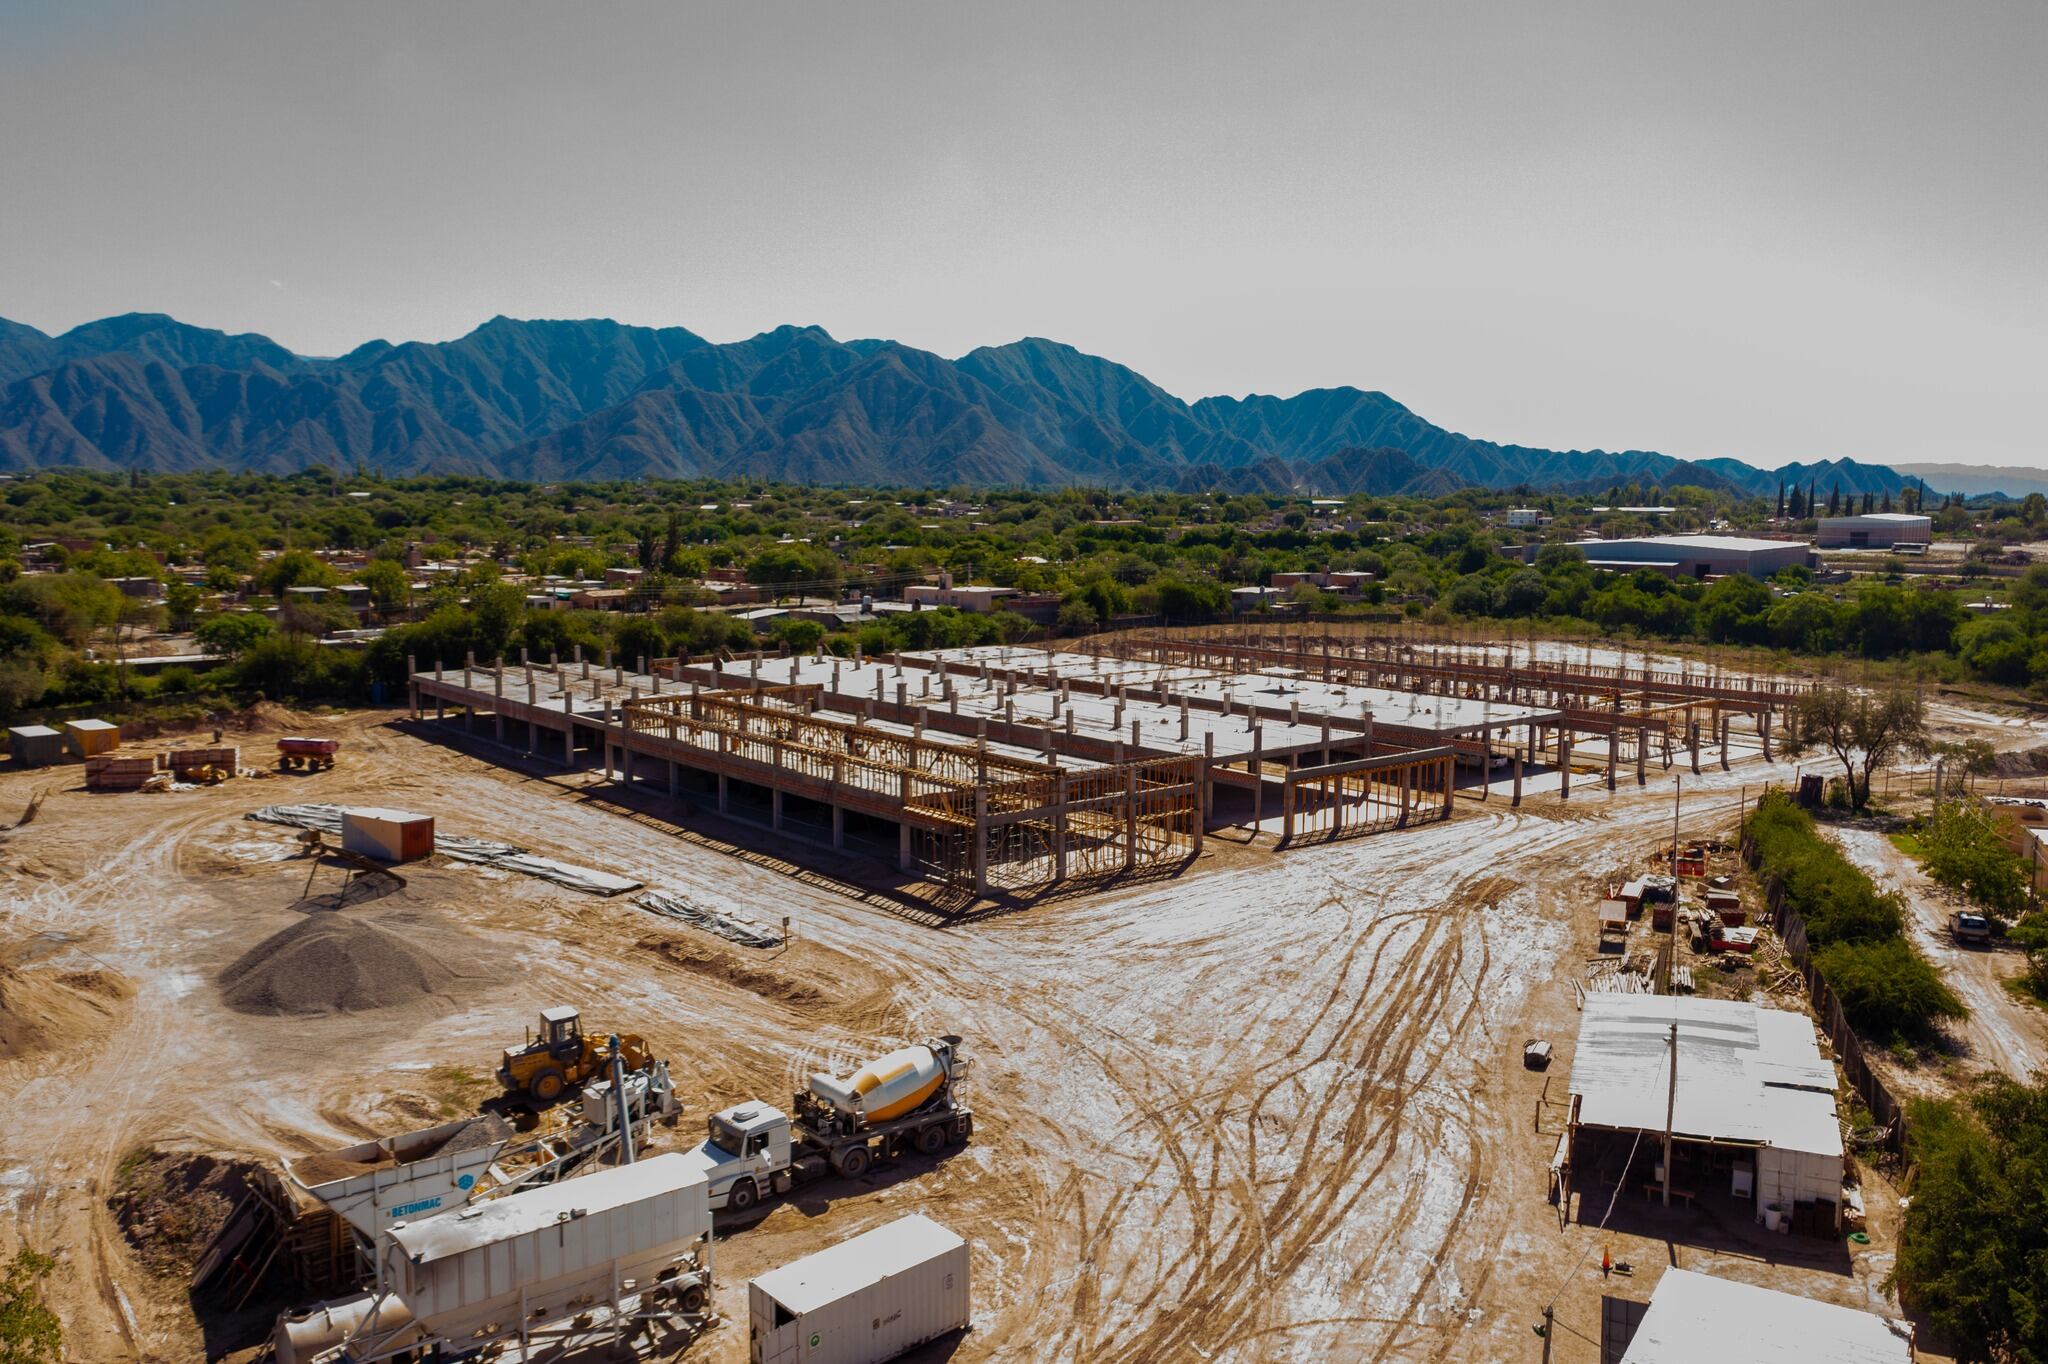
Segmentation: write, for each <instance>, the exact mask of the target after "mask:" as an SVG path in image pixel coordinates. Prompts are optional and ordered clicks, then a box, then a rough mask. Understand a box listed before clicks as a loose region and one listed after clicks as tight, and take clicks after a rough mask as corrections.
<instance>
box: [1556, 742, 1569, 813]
mask: <svg viewBox="0 0 2048 1364" xmlns="http://www.w3.org/2000/svg"><path fill="white" fill-rule="evenodd" d="M1557 774H1558V777H1559V779H1560V780H1561V781H1562V782H1563V784H1562V785H1561V786H1559V787H1558V788H1557V798H1558V799H1559V800H1570V799H1571V798H1572V732H1571V731H1570V730H1568V729H1566V728H1564V727H1563V726H1562V725H1560V726H1558V730H1557Z"/></svg>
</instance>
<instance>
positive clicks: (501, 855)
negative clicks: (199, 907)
mask: <svg viewBox="0 0 2048 1364" xmlns="http://www.w3.org/2000/svg"><path fill="white" fill-rule="evenodd" d="M343 808H344V807H342V806H339V805H322V804H318V803H309V804H305V805H266V806H264V807H263V808H262V809H260V810H251V811H250V812H249V814H248V816H247V817H248V818H250V819H254V820H259V821H261V822H262V823H265V824H284V825H289V826H291V827H292V828H296V829H318V830H319V831H320V832H322V833H328V834H335V835H337V836H338V835H339V834H340V833H341V815H342V810H343ZM434 851H436V852H440V853H446V854H447V855H448V856H449V857H452V858H454V859H455V860H456V861H458V862H470V863H474V864H476V865H478V866H487V867H497V868H500V869H502V870H504V871H510V872H517V873H519V874H520V875H521V876H537V877H539V878H541V879H542V880H544V881H552V882H554V883H555V884H556V885H558V886H566V887H568V888H569V889H570V890H580V891H584V892H587V893H588V894H591V895H623V894H625V893H626V892H627V891H629V890H638V889H639V888H640V885H641V883H640V882H638V881H635V880H633V879H632V878H630V877H626V876H617V875H614V874H613V873H611V872H607V871H598V870H596V869H595V868H592V867H579V866H577V865H576V864H574V863H572V862H558V861H556V860H555V859H554V858H552V857H542V856H540V855H539V854H537V853H531V852H528V851H527V850H526V849H524V848H520V847H515V846H513V845H512V844H510V843H499V842H496V841H494V840H492V839H488V838H471V837H469V836H467V835H465V834H441V835H439V836H438V837H437V838H436V839H435V840H434Z"/></svg>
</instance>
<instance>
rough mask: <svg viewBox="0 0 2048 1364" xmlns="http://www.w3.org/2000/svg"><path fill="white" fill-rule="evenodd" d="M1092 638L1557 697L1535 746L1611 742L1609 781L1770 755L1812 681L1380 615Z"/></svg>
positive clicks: (1142, 656)
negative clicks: (1473, 636) (1482, 634)
mask: <svg viewBox="0 0 2048 1364" xmlns="http://www.w3.org/2000/svg"><path fill="white" fill-rule="evenodd" d="M1086 647H1087V648H1088V649H1090V650H1091V651H1094V652H1099V653H1102V654H1104V655H1107V656H1109V657H1113V658H1116V659H1119V660H1138V661H1145V662H1150V663H1155V664H1159V665H1162V666H1180V667H1194V668H1210V669H1221V670H1226V671H1242V670H1247V669H1259V670H1271V671H1276V672H1280V673H1282V674H1285V675H1289V676H1296V677H1301V678H1304V679H1310V678H1312V679H1317V680H1320V681H1324V682H1334V683H1352V684H1365V685H1368V686H1375V687H1386V688H1390V689H1393V690H1396V691H1399V692H1402V693H1407V694H1420V695H1424V696H1435V697H1460V698H1465V699H1468V700H1480V701H1492V702H1497V703H1516V704H1523V705H1544V706H1548V707H1550V708H1552V709H1554V710H1555V711H1556V713H1557V716H1558V720H1557V723H1555V724H1554V725H1552V726H1551V727H1549V728H1548V729H1546V730H1542V731H1539V732H1538V735H1537V743H1536V746H1535V749H1534V750H1533V752H1532V753H1531V755H1530V756H1531V757H1532V758H1540V759H1543V760H1546V761H1548V762H1550V763H1554V764H1555V765H1557V766H1559V767H1562V768H1566V769H1569V768H1570V766H1571V750H1572V746H1573V744H1574V743H1577V744H1580V745H1582V746H1583V745H1584V744H1587V743H1593V744H1597V745H1600V746H1601V747H1603V748H1604V750H1605V751H1604V753H1602V754H1600V755H1599V756H1601V757H1603V758H1604V760H1605V764H1606V768H1607V772H1606V780H1607V784H1608V785H1609V786H1612V785H1613V784H1614V780H1615V772H1616V769H1617V767H1618V766H1620V765H1621V764H1626V763H1633V764H1634V766H1635V770H1636V778H1637V780H1638V781H1641V780H1643V779H1645V777H1646V774H1647V769H1648V766H1649V764H1650V762H1652V761H1655V762H1656V763H1658V764H1659V765H1660V766H1661V767H1665V768H1668V767H1670V766H1672V765H1673V763H1675V762H1676V761H1678V760H1679V759H1680V758H1681V756H1683V757H1684V758H1685V759H1686V760H1687V761H1688V762H1689V763H1690V765H1691V768H1692V770H1693V771H1694V772H1697V771H1699V767H1700V760H1701V754H1702V751H1703V750H1705V749H1712V750H1713V751H1714V752H1715V753H1717V754H1718V760H1719V762H1720V764H1721V765H1722V767H1724V768H1725V767H1726V766H1727V765H1728V763H1729V762H1730V760H1731V755H1732V754H1734V753H1735V752H1736V751H1738V750H1741V749H1748V750H1751V751H1754V752H1757V753H1759V754H1760V755H1761V756H1762V757H1763V758H1764V759H1765V760H1766V761H1770V760H1771V758H1772V756H1773V754H1772V747H1771V745H1772V736H1773V733H1774V731H1782V730H1783V728H1784V727H1785V726H1788V725H1790V724H1792V723H1794V722H1796V716H1797V711H1796V706H1797V704H1798V702H1799V699H1800V698H1801V697H1802V696H1804V695H1805V694H1806V693H1807V691H1808V690H1809V689H1810V688H1811V685H1812V684H1811V683H1808V682H1805V681H1800V680H1795V679H1789V678H1767V677H1754V676H1750V675H1746V674H1733V673H1725V672H1722V671H1721V670H1719V669H1713V668H1705V667H1701V668H1691V667H1686V666H1679V667H1675V668H1674V667H1670V666H1656V667H1653V666H1651V665H1650V664H1649V663H1648V662H1645V663H1643V664H1642V665H1641V666H1638V667H1630V666H1628V664H1627V663H1626V661H1625V660H1623V661H1615V662H1595V661H1593V659H1592V658H1591V657H1587V658H1586V659H1584V660H1572V659H1570V658H1569V657H1551V658H1538V657H1535V656H1534V649H1533V647H1532V648H1530V649H1529V650H1528V651H1527V652H1526V653H1525V654H1524V655H1523V656H1522V657H1519V658H1518V657H1517V656H1516V653H1515V649H1514V647H1513V645H1512V644H1509V645H1505V646H1504V645H1501V644H1498V643H1494V642H1491V641H1489V642H1485V643H1480V644H1477V645H1474V644H1471V643H1465V642H1457V643H1452V642H1448V641H1444V640H1441V639H1431V638H1429V637H1428V636H1427V635H1416V634H1410V633H1408V632H1405V631H1402V630H1400V629H1398V628H1394V629H1390V628H1388V627H1386V626H1382V625H1374V624H1357V625H1352V624H1345V623H1333V622H1315V623H1311V622H1301V623H1279V624H1252V623H1245V624H1238V625H1229V626H1219V627H1214V628H1209V629H1195V630H1180V631H1163V630H1162V631H1135V632H1126V633H1122V634H1116V635H1104V636H1097V637H1096V638H1094V639H1092V640H1089V641H1087V642H1086ZM1586 652H1587V653H1588V654H1589V655H1590V654H1591V652H1592V651H1591V650H1590V649H1588V650H1587V651H1586Z"/></svg>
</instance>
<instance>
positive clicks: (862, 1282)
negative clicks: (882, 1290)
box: [754, 1213, 966, 1316]
mask: <svg viewBox="0 0 2048 1364" xmlns="http://www.w3.org/2000/svg"><path fill="white" fill-rule="evenodd" d="M965 1244H966V1242H964V1241H962V1240H961V1239H960V1238H959V1236H957V1235H955V1234H954V1233H953V1232H950V1231H947V1230H946V1229H945V1228H944V1227H942V1226H940V1225H939V1224H938V1223H937V1222H934V1221H932V1219H931V1218H929V1217H926V1216H924V1215H923V1214H922V1213H912V1214H911V1215H910V1216H908V1217H905V1218H901V1219H899V1220H897V1221H894V1222H891V1223H889V1224H888V1225H887V1226H884V1227H876V1228H875V1229H874V1230H873V1231H864V1232H862V1233H861V1234H860V1235H858V1236H856V1237H854V1238H853V1239H852V1240H850V1241H841V1242H840V1243H839V1244H838V1245H836V1246H831V1247H829V1248H827V1249H825V1250H821V1251H819V1252H817V1253H816V1254H815V1255H806V1256H804V1258H803V1259H801V1260H795V1261H792V1262H791V1263H789V1264H786V1265H784V1266H782V1268H780V1269H771V1270H769V1271H768V1272H767V1273H766V1274H763V1275H761V1276H760V1277H759V1278H757V1279H755V1280H754V1282H755V1283H756V1284H758V1285H760V1288H761V1291H762V1292H764V1293H766V1294H767V1295H768V1296H769V1297H771V1298H773V1299H775V1301H777V1302H779V1303H781V1304H782V1305H783V1306H784V1307H786V1308H788V1309H789V1310H790V1311H792V1312H794V1313H796V1314H797V1315H798V1316H802V1315H803V1314H804V1313H806V1312H814V1311H816V1310H817V1309H818V1308H820V1307H823V1306H825V1305H826V1304H828V1303H834V1302H838V1301H839V1300H840V1299H841V1298H844V1297H846V1296H847V1295H848V1294H851V1293H857V1292H859V1291H860V1290H861V1289H863V1288H866V1287H867V1286H868V1285H870V1284H874V1283H879V1282H881V1281H882V1280H883V1279H886V1278H888V1277H889V1276H890V1275H892V1274H901V1273H902V1272H903V1271H904V1270H906V1269H910V1268H912V1267H914V1266H917V1265H921V1264H924V1263H925V1262H926V1261H928V1260H930V1259H932V1258H933V1257H934V1256H938V1255H943V1254H945V1253H946V1252H947V1251H949V1250H952V1249H953V1248H954V1247H955V1246H961V1245H965Z"/></svg>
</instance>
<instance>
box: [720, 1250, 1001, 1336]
mask: <svg viewBox="0 0 2048 1364" xmlns="http://www.w3.org/2000/svg"><path fill="white" fill-rule="evenodd" d="M747 1301H748V1306H749V1310H750V1315H751V1316H752V1324H751V1325H750V1326H749V1328H748V1333H747V1334H748V1352H749V1353H748V1358H749V1359H750V1360H751V1361H752V1364H881V1361H883V1360H888V1359H894V1358H896V1357H897V1356H898V1355H901V1354H904V1353H906V1352H908V1351H910V1350H913V1349H916V1348H917V1347H918V1346H919V1345H922V1344H924V1343H925V1342H926V1341H928V1340H935V1339H937V1338H938V1337H939V1336H942V1335H945V1334H946V1333H947V1332H949V1331H958V1330H962V1329H964V1328H965V1327H966V1326H967V1324H968V1321H969V1319H970V1318H971V1317H972V1316H973V1303H972V1297H971V1294H970V1293H969V1291H968V1282H967V1243H966V1242H965V1241H963V1240H961V1239H960V1238H959V1237H958V1236H956V1235H954V1234H953V1233H952V1232H950V1231H948V1230H946V1229H945V1228H944V1227H942V1226H940V1225H939V1224H938V1223H936V1222H934V1221H932V1220H931V1219H930V1218H928V1217H923V1216H918V1215H912V1216H910V1217H905V1218H903V1219H901V1220H900V1221H896V1222H891V1223H890V1224H889V1225H887V1226H885V1227H876V1228H875V1229H874V1230H873V1231H868V1232H863V1233H861V1234H860V1235H859V1236H856V1237H854V1238H853V1239H852V1240H850V1241H842V1242H841V1243H840V1244H838V1245H836V1246H833V1247H832V1248H830V1249H829V1250H821V1251H819V1252H818V1253H817V1254H815V1255H807V1256H805V1257H804V1258H803V1259H801V1260H797V1261H795V1262H794V1263H791V1264H786V1265H784V1266H782V1268H780V1269H772V1270H770V1271H768V1273H766V1274H763V1275H762V1276H761V1277H760V1278H758V1279H755V1280H754V1281H753V1282H752V1283H750V1284H748V1285H747Z"/></svg>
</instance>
